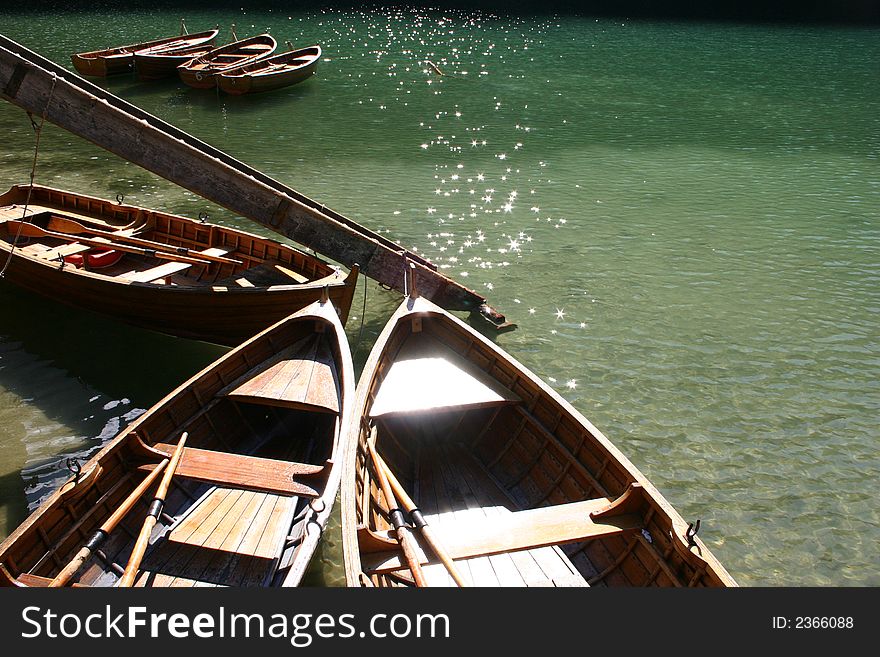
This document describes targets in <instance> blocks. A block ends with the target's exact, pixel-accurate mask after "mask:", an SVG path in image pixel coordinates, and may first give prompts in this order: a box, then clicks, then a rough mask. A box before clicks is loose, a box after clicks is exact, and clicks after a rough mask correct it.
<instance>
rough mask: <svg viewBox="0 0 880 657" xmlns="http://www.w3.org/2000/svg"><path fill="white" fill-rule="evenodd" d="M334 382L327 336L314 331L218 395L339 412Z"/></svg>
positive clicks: (334, 376) (334, 375)
mask: <svg viewBox="0 0 880 657" xmlns="http://www.w3.org/2000/svg"><path fill="white" fill-rule="evenodd" d="M338 381H339V376H338V373H337V371H336V359H335V358H334V357H333V353H332V351H331V349H330V345H329V342H328V339H327V337H326V336H325V335H324V334H323V333H315V334H313V335H310V336H307V337H305V338H303V339H302V340H300V341H299V342H297V343H295V344H293V345H291V346H290V347H288V348H287V349H285V350H283V351H281V352H280V353H278V354H277V355H275V356H274V357H273V358H271V359H270V360H268V361H266V362H265V363H263V364H261V365H259V366H257V367H256V368H254V369H253V370H251V371H250V372H248V373H247V374H246V375H245V376H244V377H242V378H241V379H239V382H236V384H234V387H233V388H232V389H231V390H229V391H228V392H225V393H224V392H223V391H221V394H225V395H226V396H228V397H229V398H230V399H234V400H236V401H243V402H247V403H256V404H267V405H269V406H281V407H283V408H301V409H305V410H313V411H321V412H327V413H339V383H338Z"/></svg>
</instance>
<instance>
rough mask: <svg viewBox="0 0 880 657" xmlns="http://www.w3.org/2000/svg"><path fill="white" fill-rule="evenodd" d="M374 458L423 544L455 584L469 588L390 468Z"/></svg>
mask: <svg viewBox="0 0 880 657" xmlns="http://www.w3.org/2000/svg"><path fill="white" fill-rule="evenodd" d="M375 458H376V460H377V461H378V465H377V467H378V468H381V469H382V471H383V472H384V474H385V476H386V477H387V478H388V483H389V484H391V488H392V490H393V491H394V494H395V495H396V496H397V498H398V499H399V500H400V501H401V503H402V504H403V507H404V509H406V512H407V513H408V514H409V516H410V518H411V519H412V524H413V526H414V527H415V528H416V529H418V530H419V531H420V532H421V533H422V536H423V537H424V539H425V542H426V543H427V544H428V545H430V546H431V549H432V550H433V551H434V554H436V555H437V557H438V558H439V559H440V561H441V562H442V563H443V565H444V566H446V570H447V571H448V572H449V574H450V575H451V576H452V579H453V580H454V581H455V583H456V584H458V585H459V586H461V587H465V586H469V584H468V583H467V581H465V579H464V577H462V576H461V573H460V572H459V570H458V568H457V567H456V566H455V562H454V561H453V560H452V558H451V557H450V556H449V553H448V552H447V551H446V548H444V547H443V545H442V544H441V543H440V541H439V539H438V538H437V537H436V536H435V535H434V529H433V528H432V527H431V526H429V525H428V521H427V520H425V518H424V516H423V515H422V512H421V510H420V509H419V508H418V507H417V506H416V504H415V502H413V500H412V498H411V497H410V496H409V494H408V493H407V492H406V490H405V489H404V488H403V486H401V484H400V481H398V479H397V477H396V476H395V475H394V473H393V472H392V471H391V468H389V467H388V464H387V463H385V460H384V459H383V458H382V456H381V455H379V454H378V453H376V455H375Z"/></svg>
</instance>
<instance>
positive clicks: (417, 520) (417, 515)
mask: <svg viewBox="0 0 880 657" xmlns="http://www.w3.org/2000/svg"><path fill="white" fill-rule="evenodd" d="M409 517H410V520H412V524H413V527H415V528H416V529H422V528H424V527H427V526H428V521H427V520H425V516H423V515H422V510H421V509H420V508H418V507H413V509H411V510H410V512H409Z"/></svg>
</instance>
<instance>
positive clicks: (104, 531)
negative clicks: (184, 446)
mask: <svg viewBox="0 0 880 657" xmlns="http://www.w3.org/2000/svg"><path fill="white" fill-rule="evenodd" d="M166 465H168V459H163V460H162V461H160V462H159V465H157V466H156V467H155V468H153V471H152V472H151V473H150V474H148V475H147V476H146V477H144V480H143V481H142V482H141V483H140V484H138V486H137V488H135V489H134V490H133V491H132V492H131V493H129V495H128V497H126V498H125V501H124V502H123V503H122V504H120V505H119V506H118V507H116V510H115V511H113V513H111V514H110V517H109V518H107V520H105V521H104V524H102V525H101V527H100V529H98V531H96V532H95V533H94V534H93V535H92V537H91V538H90V539H89V542H88V543H86V544H85V545H84V546H83V547H82V548H81V549H80V551H79V552H77V553H76V556H75V557H74V558H73V559H72V560H71V561H70V562H69V563H68V564H67V565H66V566H65V567H64V568H62V569H61V572H59V573H58V574H57V575H55V577H54V579H53V580H52V581H51V582H50V583H49V586H50V587H52V588H57V587H60V586H64V585H65V584H67V582H69V581H70V578H71V577H73V576H74V575H76V574H77V573H78V572H79V569H80V568H82V566H83V564H84V563H85V562H86V560H87V559H88V558H89V556H91V554H92V552H94V551H95V550H97V549H98V547H99V546H100V545H101V543H103V542H104V539H106V538H107V535H108V534H110V532H112V531H113V530H114V529H115V528H116V525H118V524H119V522H120V521H121V520H122V519H123V518H124V517H125V516H126V514H127V513H128V512H129V511H131V509H132V508H133V507H134V505H135V504H136V503H137V501H138V500H139V499H140V498H141V497H142V496H143V494H144V492H146V490H147V489H148V488H149V487H150V486H151V485H152V484H153V482H154V481H156V479H158V477H159V475H160V474H162V470H164V469H165V466H166Z"/></svg>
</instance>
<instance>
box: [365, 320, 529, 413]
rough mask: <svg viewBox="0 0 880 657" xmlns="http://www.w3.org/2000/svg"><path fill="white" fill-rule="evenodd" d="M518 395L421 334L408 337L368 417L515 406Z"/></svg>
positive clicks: (442, 345) (443, 346)
mask: <svg viewBox="0 0 880 657" xmlns="http://www.w3.org/2000/svg"><path fill="white" fill-rule="evenodd" d="M519 401H520V399H519V397H518V396H517V395H516V394H514V393H513V392H512V391H510V390H508V389H507V388H505V387H504V386H502V385H501V384H500V383H498V381H496V380H495V379H494V378H492V377H491V376H489V375H488V374H486V372H484V371H482V370H481V369H479V368H478V367H476V366H475V365H474V364H473V363H472V362H470V361H468V360H467V359H465V358H463V357H462V356H461V355H459V354H457V353H456V352H454V351H453V350H452V349H450V348H449V347H447V346H446V345H445V344H443V343H442V342H440V341H439V340H437V339H436V338H434V337H432V336H430V335H427V334H425V333H418V334H413V335H411V336H410V337H408V338H407V340H406V342H404V344H403V345H402V346H401V348H400V351H399V352H398V354H397V356H396V357H395V359H394V363H393V364H392V366H391V369H390V370H389V371H388V374H386V376H385V378H384V379H383V380H382V384H381V386H380V387H379V390H378V392H377V393H376V399H375V400H374V401H373V405H372V406H371V408H370V415H371V416H372V417H378V416H381V415H386V414H390V413H413V412H417V411H418V412H426V411H437V410H441V409H442V410H461V409H470V408H482V407H488V406H498V405H502V404H513V403H516V402H519Z"/></svg>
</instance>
